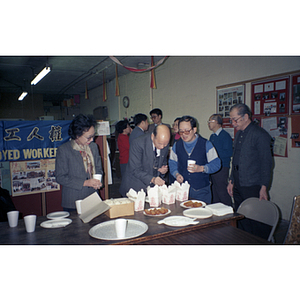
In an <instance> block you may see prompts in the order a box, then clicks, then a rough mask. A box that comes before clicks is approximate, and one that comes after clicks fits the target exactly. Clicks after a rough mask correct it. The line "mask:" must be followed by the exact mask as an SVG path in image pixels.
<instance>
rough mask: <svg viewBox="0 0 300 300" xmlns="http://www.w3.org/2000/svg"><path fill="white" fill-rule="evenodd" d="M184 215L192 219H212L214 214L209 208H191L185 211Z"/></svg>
mask: <svg viewBox="0 0 300 300" xmlns="http://www.w3.org/2000/svg"><path fill="white" fill-rule="evenodd" d="M183 215H184V216H186V217H190V218H197V219H205V218H210V217H211V216H212V215H213V213H212V211H211V210H210V209H208V208H205V207H204V208H201V207H200V208H189V209H186V210H184V211H183Z"/></svg>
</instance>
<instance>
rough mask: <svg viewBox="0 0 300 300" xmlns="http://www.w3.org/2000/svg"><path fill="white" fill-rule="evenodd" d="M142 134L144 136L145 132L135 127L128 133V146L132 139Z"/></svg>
mask: <svg viewBox="0 0 300 300" xmlns="http://www.w3.org/2000/svg"><path fill="white" fill-rule="evenodd" d="M144 134H145V132H144V131H143V129H141V128H140V127H139V126H135V127H134V129H133V130H132V131H131V133H130V136H129V144H131V143H132V141H133V140H134V139H136V138H137V137H139V136H141V135H144Z"/></svg>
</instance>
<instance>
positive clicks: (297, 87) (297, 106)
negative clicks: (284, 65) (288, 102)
mask: <svg viewBox="0 0 300 300" xmlns="http://www.w3.org/2000/svg"><path fill="white" fill-rule="evenodd" d="M299 113H300V74H299V75H295V76H293V77H292V114H299Z"/></svg>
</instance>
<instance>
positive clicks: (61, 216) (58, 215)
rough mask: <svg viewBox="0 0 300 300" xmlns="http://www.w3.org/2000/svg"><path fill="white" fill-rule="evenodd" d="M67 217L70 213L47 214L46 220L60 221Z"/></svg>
mask: <svg viewBox="0 0 300 300" xmlns="http://www.w3.org/2000/svg"><path fill="white" fill-rule="evenodd" d="M69 215H70V213H69V212H67V211H56V212H53V213H50V214H48V215H47V218H48V219H51V220H54V219H62V218H67V217H68V216H69Z"/></svg>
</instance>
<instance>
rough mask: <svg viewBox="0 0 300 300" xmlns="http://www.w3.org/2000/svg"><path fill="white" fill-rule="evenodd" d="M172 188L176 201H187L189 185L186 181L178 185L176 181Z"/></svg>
mask: <svg viewBox="0 0 300 300" xmlns="http://www.w3.org/2000/svg"><path fill="white" fill-rule="evenodd" d="M174 186H175V187H176V200H178V201H186V200H188V199H189V190H190V185H189V183H188V182H187V181H185V182H183V183H182V184H180V183H179V182H178V181H175V182H174Z"/></svg>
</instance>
